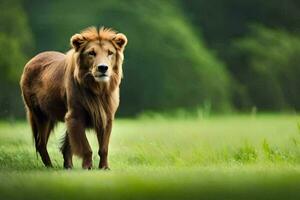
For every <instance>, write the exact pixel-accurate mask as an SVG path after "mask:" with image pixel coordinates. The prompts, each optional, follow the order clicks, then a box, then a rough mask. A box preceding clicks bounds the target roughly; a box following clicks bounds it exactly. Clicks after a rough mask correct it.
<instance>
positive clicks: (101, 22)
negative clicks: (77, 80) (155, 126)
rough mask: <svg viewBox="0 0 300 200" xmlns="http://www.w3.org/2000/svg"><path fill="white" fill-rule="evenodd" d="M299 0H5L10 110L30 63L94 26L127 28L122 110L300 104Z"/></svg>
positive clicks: (1, 24) (13, 113) (1, 69)
mask: <svg viewBox="0 0 300 200" xmlns="http://www.w3.org/2000/svg"><path fill="white" fill-rule="evenodd" d="M299 8H300V1H298V0H285V1H282V0H272V1H264V0H243V1H239V0H226V1H225V0H187V1H185V0H173V1H172V0H161V1H160V0H157V1H154V0H153V1H146V0H126V1H124V0H109V1H100V0H97V1H94V0H87V1H78V0H73V1H67V0H51V1H50V0H1V1H0V46H1V48H0V117H1V118H22V117H24V116H25V115H24V106H23V104H22V99H21V95H20V89H19V80H20V76H21V73H22V70H23V67H24V64H25V63H26V62H27V61H28V60H29V59H30V57H32V56H34V55H35V54H37V53H39V52H41V51H45V50H58V51H63V52H66V51H68V49H69V48H70V44H69V40H70V37H71V36H72V35H73V34H74V33H77V32H79V31H80V30H82V29H84V28H86V27H88V26H92V25H94V26H106V27H113V28H114V29H116V30H118V31H120V32H122V33H124V34H126V35H127V37H128V40H129V43H128V46H127V48H126V51H125V62H124V65H123V68H124V79H123V81H122V89H121V106H120V109H119V111H118V115H119V116H126V117H128V116H130V117H132V116H136V115H139V114H141V113H145V112H166V113H168V112H174V111H176V110H184V111H186V112H189V113H194V112H197V111H199V110H205V111H207V112H215V113H226V112H249V111H251V110H258V111H260V112H270V111H272V112H278V111H279V112H283V111H284V112H286V111H289V112H291V111H292V112H296V111H298V110H300V80H299V77H300V35H299V32H300V12H299V11H300V10H299Z"/></svg>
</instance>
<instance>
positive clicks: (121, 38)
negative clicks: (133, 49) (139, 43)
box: [112, 33, 127, 50]
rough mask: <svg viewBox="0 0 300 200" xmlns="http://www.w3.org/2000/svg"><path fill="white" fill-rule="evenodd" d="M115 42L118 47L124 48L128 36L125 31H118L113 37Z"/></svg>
mask: <svg viewBox="0 0 300 200" xmlns="http://www.w3.org/2000/svg"><path fill="white" fill-rule="evenodd" d="M112 41H113V43H115V44H116V46H117V48H119V49H121V50H124V48H125V46H126V44H127V38H126V36H125V35H124V34H123V33H118V34H116V36H115V37H114V38H113V40H112Z"/></svg>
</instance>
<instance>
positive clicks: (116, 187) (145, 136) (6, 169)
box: [0, 115, 300, 199]
mask: <svg viewBox="0 0 300 200" xmlns="http://www.w3.org/2000/svg"><path fill="white" fill-rule="evenodd" d="M299 122H300V117H299V116H296V115H258V116H242V115H238V116H222V117H210V118H204V119H202V118H200V119H195V118H193V119H183V118H182V119H165V118H155V119H150V118H143V119H138V120H117V121H116V122H115V126H114V129H113V133H112V138H111V146H110V156H109V160H110V167H111V169H112V170H111V171H99V170H97V169H93V170H91V171H83V170H81V169H80V160H79V159H78V158H75V169H74V170H72V171H65V170H63V169H62V156H61V154H60V153H59V151H58V146H59V140H60V138H61V136H62V135H63V133H64V130H65V128H64V126H63V125H60V126H58V127H57V128H56V130H55V134H53V135H52V136H51V138H50V141H49V145H48V150H49V153H50V156H51V158H52V162H53V164H54V166H55V167H54V169H45V168H44V167H43V165H42V163H41V160H40V159H39V158H37V156H36V154H35V150H34V146H33V142H32V138H31V133H30V128H29V127H28V125H27V123H25V122H13V123H10V122H1V123H0V199H201V198H203V199H216V198H217V199H299V198H300V130H299ZM88 136H89V141H90V143H91V144H92V147H93V150H94V152H97V142H96V138H95V135H94V134H93V133H89V134H88ZM94 154H95V155H94V166H97V165H98V162H99V158H98V156H97V155H96V153H94Z"/></svg>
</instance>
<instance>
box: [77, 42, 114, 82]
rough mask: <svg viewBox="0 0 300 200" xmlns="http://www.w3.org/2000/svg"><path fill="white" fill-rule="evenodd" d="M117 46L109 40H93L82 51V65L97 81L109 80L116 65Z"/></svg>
mask: <svg viewBox="0 0 300 200" xmlns="http://www.w3.org/2000/svg"><path fill="white" fill-rule="evenodd" d="M116 51H117V50H116V48H115V47H114V46H113V44H112V43H111V42H109V41H106V40H102V41H91V42H89V43H88V44H87V45H86V47H85V48H84V49H83V50H82V52H81V53H80V66H81V67H82V68H88V71H89V72H90V73H91V74H92V75H93V77H94V79H95V81H97V82H108V81H109V80H110V77H111V75H112V73H113V67H114V66H115V65H116Z"/></svg>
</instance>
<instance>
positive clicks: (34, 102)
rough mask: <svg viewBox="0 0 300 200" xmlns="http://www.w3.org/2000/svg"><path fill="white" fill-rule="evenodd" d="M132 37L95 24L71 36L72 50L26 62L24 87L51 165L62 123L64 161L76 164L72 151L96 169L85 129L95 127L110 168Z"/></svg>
mask: <svg viewBox="0 0 300 200" xmlns="http://www.w3.org/2000/svg"><path fill="white" fill-rule="evenodd" d="M126 44H127V38H126V36H125V35H124V34H122V33H117V32H116V31H114V30H113V29H110V28H104V27H101V28H100V29H97V28H95V27H89V28H87V29H85V30H83V31H82V32H80V33H77V34H75V35H73V36H72V37H71V46H72V48H71V49H70V50H69V51H68V52H67V53H66V54H64V53H60V52H56V51H46V52H42V53H40V54H38V55H36V56H35V57H33V58H32V59H31V60H30V61H29V62H28V63H27V64H26V65H25V67H24V71H23V74H22V77H21V81H20V86H21V91H22V97H23V100H24V104H25V108H26V111H27V118H28V121H29V123H30V125H31V129H32V133H33V138H34V142H35V148H36V151H37V152H38V154H39V155H40V156H41V158H42V161H43V163H44V165H45V166H46V167H52V163H51V159H50V157H49V154H48V151H47V142H48V138H49V135H50V133H51V131H52V130H53V128H54V126H55V125H56V124H57V123H58V122H65V124H66V127H67V130H66V133H65V137H64V138H63V141H62V145H61V152H62V154H63V159H64V163H63V166H64V168H66V169H71V168H72V167H73V162H72V156H73V154H74V155H77V156H79V157H80V158H82V168H83V169H91V168H92V162H93V161H92V149H91V147H90V145H89V143H88V140H87V138H86V134H85V130H86V129H90V128H91V129H94V130H95V132H96V135H97V140H98V144H99V150H98V155H99V156H100V162H99V168H100V169H109V165H108V159H107V156H108V146H109V139H110V135H111V130H112V124H113V121H114V117H115V113H116V111H117V108H118V106H119V93H120V92H119V90H120V89H119V86H120V83H121V78H122V76H123V72H122V71H123V70H122V64H123V60H124V49H125V46H126Z"/></svg>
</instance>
